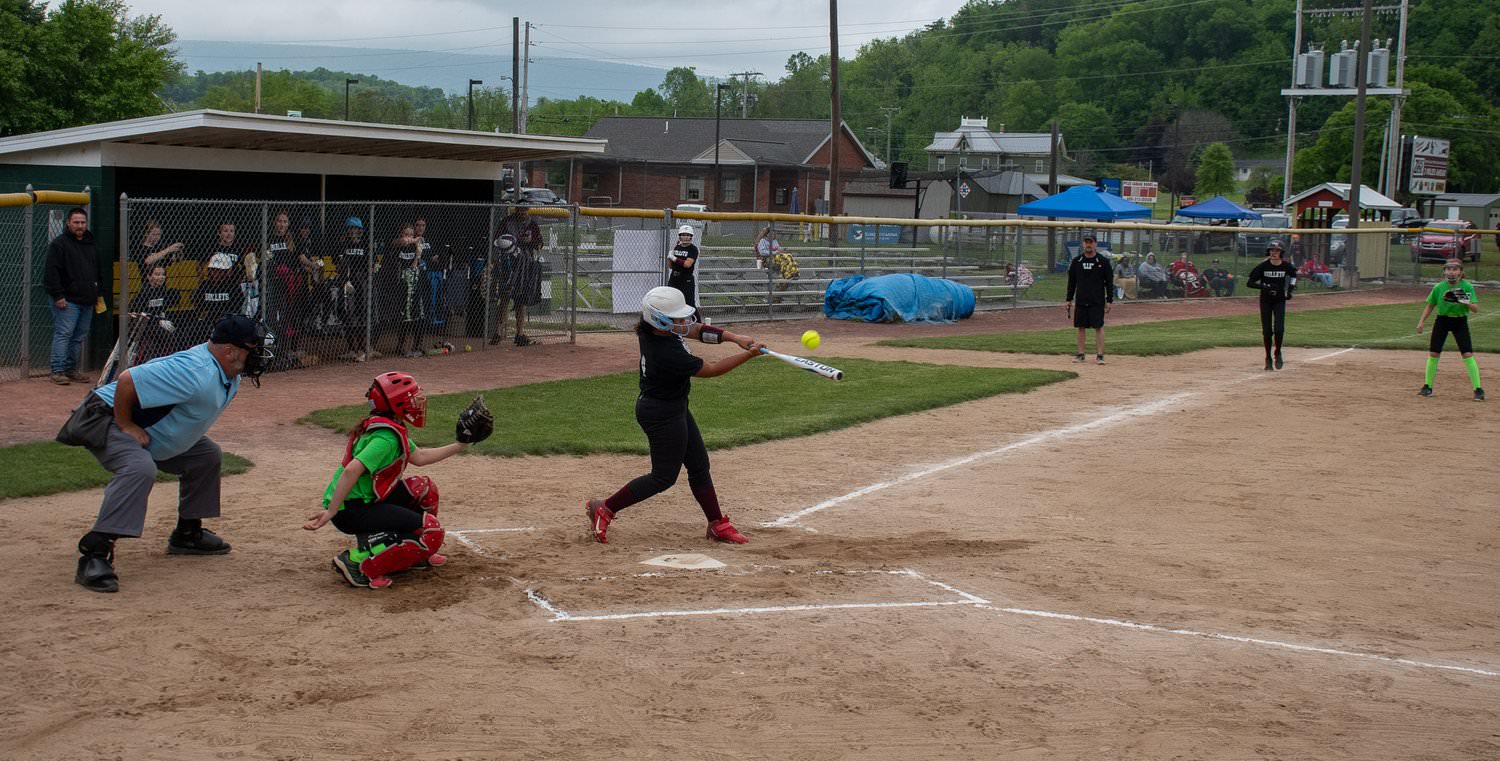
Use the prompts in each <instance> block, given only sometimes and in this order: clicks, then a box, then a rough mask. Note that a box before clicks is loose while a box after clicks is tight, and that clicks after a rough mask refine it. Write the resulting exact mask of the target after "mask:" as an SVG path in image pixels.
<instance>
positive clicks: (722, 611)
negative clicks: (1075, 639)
mask: <svg viewBox="0 0 1500 761" xmlns="http://www.w3.org/2000/svg"><path fill="white" fill-rule="evenodd" d="M979 604H980V603H977V602H972V601H970V600H942V601H935V602H848V603H830V604H827V605H820V604H811V603H810V604H807V605H777V606H772V607H765V608H710V609H708V610H656V611H647V612H643V613H608V614H603V615H597V616H575V615H573V614H571V613H562V614H561V615H555V616H554V618H553V619H552V620H553V621H623V620H625V619H630V618H674V617H681V616H734V615H754V614H757V613H796V612H801V611H809V610H849V609H856V608H936V607H943V606H949V605H969V606H977V605H979Z"/></svg>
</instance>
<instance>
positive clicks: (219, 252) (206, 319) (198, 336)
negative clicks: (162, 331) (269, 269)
mask: <svg viewBox="0 0 1500 761" xmlns="http://www.w3.org/2000/svg"><path fill="white" fill-rule="evenodd" d="M234 238H235V226H234V223H233V222H221V223H219V227H218V231H217V233H216V237H215V240H214V245H213V250H212V252H210V253H208V254H207V255H206V256H204V257H203V258H202V259H201V260H199V262H198V288H197V289H196V290H195V291H193V318H192V322H193V325H192V329H191V330H192V332H191V335H190V336H189V342H190V343H198V342H201V341H206V340H208V333H209V331H210V330H212V329H213V326H214V325H215V324H217V323H218V321H219V318H220V317H223V316H224V315H226V314H236V313H240V312H241V310H242V309H243V307H244V300H245V292H244V291H243V290H241V289H240V283H242V282H243V281H244V278H243V275H242V273H243V269H242V264H241V259H242V256H241V254H240V252H239V250H238V249H237V247H236V244H235V240H234Z"/></svg>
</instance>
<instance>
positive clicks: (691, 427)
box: [618, 396, 721, 520]
mask: <svg viewBox="0 0 1500 761" xmlns="http://www.w3.org/2000/svg"><path fill="white" fill-rule="evenodd" d="M635 421H636V422H637V423H639V424H640V426H641V430H642V431H645V432H646V441H647V442H649V444H650V446H651V472H650V473H647V474H645V475H643V476H638V477H636V478H635V479H633V480H631V482H630V483H629V484H626V487H625V488H626V489H627V490H629V492H630V496H631V497H633V498H634V502H640V501H642V500H646V499H649V498H651V497H654V496H656V495H657V494H660V493H662V492H664V491H666V490H667V489H670V488H672V485H673V484H675V483H677V474H678V473H680V472H682V469H683V467H684V466H686V467H687V473H688V486H690V487H691V488H692V490H693V494H694V496H695V497H698V498H699V505H700V506H702V507H703V509H704V510H703V512H704V515H706V516H707V517H708V518H709V520H717V519H718V518H719V517H721V516H719V515H714V514H711V513H710V510H711V509H712V512H714V513H716V512H718V508H717V503H716V502H715V504H714V506H713V507H712V508H710V507H709V506H707V505H704V504H703V503H704V498H703V497H702V496H701V494H700V493H701V492H703V491H704V490H707V489H712V488H713V485H714V482H713V478H712V477H711V476H710V475H709V472H708V447H706V446H704V444H703V434H702V433H700V432H699V431H698V423H697V421H695V420H693V413H692V412H691V411H690V410H688V405H687V400H686V399H678V400H674V401H663V400H661V399H652V398H650V397H645V396H643V397H640V398H638V399H636V402H635ZM618 509H620V510H623V509H624V507H623V506H621V507H619V508H618Z"/></svg>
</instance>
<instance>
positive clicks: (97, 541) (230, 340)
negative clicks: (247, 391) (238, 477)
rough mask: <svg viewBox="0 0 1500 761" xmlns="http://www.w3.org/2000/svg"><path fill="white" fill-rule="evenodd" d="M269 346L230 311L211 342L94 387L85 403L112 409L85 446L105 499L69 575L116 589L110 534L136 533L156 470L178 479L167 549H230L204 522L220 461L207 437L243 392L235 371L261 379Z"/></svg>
mask: <svg viewBox="0 0 1500 761" xmlns="http://www.w3.org/2000/svg"><path fill="white" fill-rule="evenodd" d="M269 342H270V341H269V339H268V338H267V336H266V329H265V327H264V326H263V325H261V324H260V323H257V322H255V321H254V320H251V319H250V318H248V317H245V316H243V315H238V314H232V315H226V316H224V317H223V318H221V319H220V320H219V321H218V323H216V324H215V325H214V327H213V332H212V333H211V335H210V337H209V340H208V342H207V343H201V344H198V345H196V346H193V347H192V348H190V349H184V350H183V351H179V352H177V353H176V354H171V355H168V356H165V357H161V358H159V359H154V360H152V361H150V362H147V363H145V364H143V365H138V366H136V367H132V368H130V369H129V370H126V371H125V372H123V373H120V377H119V378H118V379H116V380H115V381H114V382H112V383H109V384H107V385H104V386H100V387H99V388H97V389H94V391H93V393H92V395H91V396H90V397H89V398H87V399H86V400H85V402H84V404H83V405H81V408H82V409H88V408H94V409H96V410H99V411H100V414H101V415H109V414H111V412H112V415H113V417H112V418H111V419H108V420H107V423H106V425H104V426H100V428H101V429H102V433H101V435H100V438H102V442H101V441H98V440H94V441H91V442H90V445H89V451H90V452H91V453H92V454H93V455H94V457H95V458H97V459H98V460H99V464H100V465H103V466H104V467H105V469H107V470H109V471H110V472H111V473H112V474H113V477H112V478H110V481H109V485H108V486H106V487H105V488H104V503H103V504H101V505H100V506H99V518H98V520H97V521H95V522H94V528H93V530H92V531H90V532H88V533H87V534H84V535H83V538H82V539H80V540H79V541H78V551H79V553H81V557H79V558H78V573H77V575H76V577H75V581H77V582H78V583H79V584H81V585H82V586H83V587H84V588H85V589H89V590H92V591H94V592H115V591H118V590H119V588H120V585H119V577H118V576H117V575H116V574H115V569H114V547H115V540H116V539H118V538H120V537H139V536H140V535H141V532H142V530H143V529H144V527H145V523H146V499H147V497H149V496H150V494H151V487H152V485H153V484H154V483H155V481H156V471H158V470H162V471H165V472H167V473H173V474H175V475H178V476H181V477H182V482H181V485H180V486H179V487H178V495H179V496H178V502H177V513H178V518H177V529H176V530H175V531H173V532H172V536H171V537H170V538H169V539H168V540H167V552H168V553H169V554H172V555H223V554H224V553H226V552H229V543H227V542H225V541H224V540H223V539H220V538H219V537H218V536H217V535H216V534H214V532H212V531H209V530H208V529H205V528H203V519H204V518H217V517H219V461H220V457H221V452H220V450H219V445H218V444H215V443H214V441H213V439H210V438H208V436H206V435H204V434H206V433H207V432H208V429H209V427H211V426H212V425H213V424H214V421H216V420H218V419H219V415H220V414H222V413H223V412H224V408H225V407H228V406H229V402H230V401H231V400H233V399H234V396H235V394H236V393H237V392H238V391H239V387H240V376H242V375H243V376H245V377H247V378H250V379H251V380H252V381H254V382H255V383H256V384H257V385H259V380H258V378H259V376H260V373H261V371H262V370H263V369H264V368H265V365H266V361H267V360H268V359H269V358H270V354H269V352H268V351H267V344H268V343H269ZM100 401H102V402H103V404H100ZM77 417H79V414H78V413H75V418H77ZM73 422H74V421H72V420H70V421H69V424H70V425H72V424H73ZM100 422H104V421H100Z"/></svg>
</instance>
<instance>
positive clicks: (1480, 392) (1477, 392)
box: [1474, 388, 1484, 402]
mask: <svg viewBox="0 0 1500 761" xmlns="http://www.w3.org/2000/svg"><path fill="white" fill-rule="evenodd" d="M1474 401H1476V402H1482V401H1484V389H1482V388H1476V389H1474Z"/></svg>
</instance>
